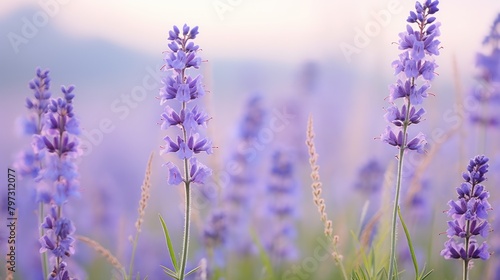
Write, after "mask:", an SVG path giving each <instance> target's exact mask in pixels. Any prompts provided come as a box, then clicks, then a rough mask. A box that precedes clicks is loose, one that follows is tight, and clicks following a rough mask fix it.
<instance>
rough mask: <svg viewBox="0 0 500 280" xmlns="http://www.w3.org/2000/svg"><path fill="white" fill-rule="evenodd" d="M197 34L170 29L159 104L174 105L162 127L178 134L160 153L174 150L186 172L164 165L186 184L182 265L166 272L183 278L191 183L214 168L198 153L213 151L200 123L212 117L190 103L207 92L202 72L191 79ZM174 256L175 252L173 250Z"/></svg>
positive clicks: (173, 182)
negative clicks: (172, 129) (173, 270)
mask: <svg viewBox="0 0 500 280" xmlns="http://www.w3.org/2000/svg"><path fill="white" fill-rule="evenodd" d="M197 34H198V27H197V26H196V27H193V28H190V27H189V26H187V25H186V24H184V26H183V28H182V30H179V28H178V27H177V26H174V27H173V30H170V31H169V37H168V40H169V41H170V43H169V44H168V47H169V49H170V50H169V51H168V52H166V56H165V59H164V60H165V63H166V64H165V66H164V67H163V69H164V70H167V71H168V70H172V73H173V75H172V76H168V77H166V78H164V79H163V80H162V82H163V87H162V88H161V89H160V104H161V105H163V104H165V103H168V104H171V105H172V106H174V107H175V108H178V109H174V108H173V107H171V106H169V105H165V112H164V113H163V114H162V115H161V116H162V124H161V128H162V129H167V128H169V127H171V126H173V127H177V128H178V130H177V131H178V135H177V137H176V138H174V139H172V138H170V136H166V137H165V138H164V140H165V142H166V144H165V146H162V147H161V153H160V154H166V153H174V154H176V156H177V157H178V158H179V159H180V160H181V161H182V168H183V172H182V173H181V170H180V169H179V167H177V165H175V164H174V163H173V162H171V161H169V162H167V163H166V164H165V166H167V168H168V172H169V175H168V183H169V184H170V185H179V184H180V183H184V190H185V219H184V235H183V242H182V252H181V261H180V266H179V267H175V263H176V262H174V261H173V262H174V269H175V270H176V271H175V272H174V273H171V271H166V273H167V274H169V275H170V276H172V277H174V278H177V279H181V280H182V279H184V277H185V271H186V262H187V256H188V249H189V232H190V216H191V184H192V183H197V184H204V183H205V181H206V180H207V178H208V177H209V176H210V175H211V174H212V171H211V170H210V169H209V168H208V167H206V166H205V165H203V164H202V163H201V162H200V161H198V159H197V158H196V155H197V154H199V153H201V152H206V153H207V154H211V153H212V144H211V142H210V140H208V139H207V138H205V137H202V136H201V135H200V134H199V132H200V127H201V126H206V124H207V121H208V120H209V117H208V116H207V114H206V113H204V112H203V111H202V110H201V109H200V108H199V107H198V106H192V105H191V106H190V103H192V101H194V100H196V99H198V98H200V97H202V96H203V95H205V90H204V88H203V85H202V83H201V79H202V77H201V76H200V75H198V76H196V77H195V78H192V77H191V76H189V75H188V73H187V69H189V68H196V69H198V68H199V66H200V64H201V58H200V57H199V56H198V50H199V46H197V45H195V44H194V43H193V41H192V40H193V39H195V38H196V35H197ZM171 256H172V252H171Z"/></svg>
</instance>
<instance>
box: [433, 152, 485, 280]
mask: <svg viewBox="0 0 500 280" xmlns="http://www.w3.org/2000/svg"><path fill="white" fill-rule="evenodd" d="M488 161H489V159H488V158H487V157H485V156H476V157H475V158H473V159H471V160H470V162H469V165H468V166H467V172H464V173H463V174H462V177H463V179H464V182H463V183H462V184H461V185H460V187H458V188H457V194H458V197H457V199H456V200H450V201H449V202H448V205H449V206H450V210H448V215H449V216H450V217H451V218H452V220H451V221H448V230H447V231H446V233H447V235H448V238H449V240H448V241H446V242H445V243H444V249H443V250H442V251H441V255H442V256H443V257H444V258H445V259H462V260H463V274H462V275H463V277H462V279H463V280H467V279H469V270H470V268H469V265H470V262H471V260H472V259H479V258H480V259H482V260H487V259H488V258H489V257H490V253H489V252H488V245H487V244H486V242H483V243H482V244H481V245H479V243H478V242H477V240H476V238H475V236H478V235H480V236H482V237H486V236H487V235H488V233H489V230H490V224H489V223H488V221H487V218H488V212H487V211H488V210H491V205H490V204H489V203H488V197H489V196H490V194H489V193H488V192H487V191H486V190H485V188H484V186H483V185H482V184H481V183H482V182H483V181H484V180H486V178H485V177H484V174H486V173H487V172H488V164H487V163H488ZM455 238H458V239H461V240H463V242H462V243H458V244H457V242H456V240H455Z"/></svg>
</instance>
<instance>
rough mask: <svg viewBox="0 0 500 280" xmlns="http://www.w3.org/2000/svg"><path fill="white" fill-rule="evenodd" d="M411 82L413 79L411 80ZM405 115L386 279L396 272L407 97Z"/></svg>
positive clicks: (408, 112)
mask: <svg viewBox="0 0 500 280" xmlns="http://www.w3.org/2000/svg"><path fill="white" fill-rule="evenodd" d="M412 83H413V81H412ZM406 107H407V108H406V117H405V122H404V124H403V143H402V144H401V147H400V148H399V156H398V160H399V161H398V171H397V172H398V173H397V177H396V193H395V195H394V206H393V211H392V224H391V255H390V259H389V274H388V276H387V277H388V279H389V280H391V279H392V278H393V274H394V273H397V272H395V271H394V268H395V265H396V264H395V262H396V229H397V217H398V208H399V194H400V191H401V180H402V174H403V159H404V158H403V157H404V151H405V148H406V142H407V136H406V131H407V129H408V125H409V124H408V116H409V114H410V99H409V98H408V102H407V106H406Z"/></svg>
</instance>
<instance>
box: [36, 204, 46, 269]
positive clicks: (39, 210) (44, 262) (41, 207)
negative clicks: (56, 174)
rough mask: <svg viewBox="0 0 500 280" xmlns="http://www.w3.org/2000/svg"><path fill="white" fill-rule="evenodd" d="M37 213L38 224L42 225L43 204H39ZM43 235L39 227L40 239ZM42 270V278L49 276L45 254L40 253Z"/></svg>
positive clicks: (41, 228)
mask: <svg viewBox="0 0 500 280" xmlns="http://www.w3.org/2000/svg"><path fill="white" fill-rule="evenodd" d="M38 212H39V213H40V215H39V216H38V218H39V222H38V224H40V225H41V224H43V219H44V218H45V217H44V216H43V215H44V214H43V202H40V203H39V208H38ZM44 235H45V232H44V230H43V227H40V237H43V236H44ZM41 258H42V270H43V277H44V278H45V277H47V275H49V268H48V261H47V252H43V253H42V256H41Z"/></svg>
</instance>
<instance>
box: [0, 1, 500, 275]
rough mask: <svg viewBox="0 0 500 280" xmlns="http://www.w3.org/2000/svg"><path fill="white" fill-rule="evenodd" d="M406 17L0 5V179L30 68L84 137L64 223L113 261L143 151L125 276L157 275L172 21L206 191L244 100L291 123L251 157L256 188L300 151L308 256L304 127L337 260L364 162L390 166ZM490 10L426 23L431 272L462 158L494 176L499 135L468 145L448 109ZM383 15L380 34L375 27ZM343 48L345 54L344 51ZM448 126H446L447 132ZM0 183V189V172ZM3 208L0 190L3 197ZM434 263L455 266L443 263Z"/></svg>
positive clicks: (321, 5) (128, 5) (171, 204)
mask: <svg viewBox="0 0 500 280" xmlns="http://www.w3.org/2000/svg"><path fill="white" fill-rule="evenodd" d="M413 6H414V2H413V1H406V0H405V1H395V0H393V1H390V0H389V1H388V0H374V1H368V0H355V1H281V0H253V1H248V0H239V1H236V0H232V1H229V0H213V1H212V0H209V1H170V0H169V1H152V0H150V1H131V0H127V1H118V0H110V1H77V0H69V1H68V0H66V1H63V0H61V1H57V0H47V1H44V0H40V1H32V0H20V1H14V0H7V1H1V2H0V36H1V40H0V96H1V103H0V104H2V109H1V110H0V122H1V124H2V140H1V145H0V150H1V154H2V158H1V159H0V161H1V166H2V168H3V170H5V169H7V167H8V166H12V165H13V162H14V161H15V160H16V155H17V154H18V153H19V152H20V151H22V150H23V149H25V148H27V147H29V143H30V139H29V138H26V137H24V136H22V135H21V133H20V131H19V130H20V129H19V121H20V119H21V118H22V117H23V116H24V115H25V114H26V108H25V107H24V100H25V99H26V97H28V96H30V95H31V92H30V90H29V88H28V87H27V83H28V81H30V80H31V79H32V78H33V77H34V74H35V69H36V67H41V68H49V69H50V70H51V77H52V92H53V95H54V96H58V94H59V90H58V89H59V86H60V85H63V84H64V85H68V84H74V85H75V86H76V91H75V93H76V98H75V111H76V114H77V115H78V116H79V118H80V121H81V125H82V128H83V130H84V132H83V135H82V141H83V142H84V143H85V145H84V147H85V150H84V155H83V156H82V158H81V160H80V162H79V168H80V181H81V186H82V187H81V198H80V199H77V200H75V201H72V202H71V203H72V206H71V207H69V210H68V215H73V217H74V219H75V221H76V224H77V232H78V234H82V235H86V236H90V237H92V238H94V239H96V240H98V241H99V242H101V243H103V244H106V246H108V247H109V248H110V250H111V251H112V252H116V254H117V255H121V256H126V255H127V250H128V249H127V248H128V247H130V246H128V242H127V238H128V236H129V235H131V234H132V233H133V230H134V229H133V222H134V221H135V219H136V209H137V207H138V200H139V197H140V188H139V187H140V185H141V182H142V179H143V175H144V168H145V166H146V161H147V159H148V156H149V154H150V153H151V152H153V153H155V158H154V161H153V164H154V168H153V185H152V190H151V191H152V194H153V195H152V199H151V202H150V205H149V206H148V209H147V212H148V215H147V219H146V223H145V226H144V227H145V229H144V230H143V234H142V235H141V237H140V242H139V243H140V245H139V250H140V252H141V254H142V255H141V257H139V259H140V258H146V257H147V258H148V259H149V261H145V262H140V261H138V262H140V263H138V264H137V265H138V266H139V267H141V268H143V271H144V274H149V275H155V274H154V273H157V272H158V270H159V269H158V265H157V264H158V263H156V262H154V261H152V260H151V259H155V258H159V259H161V258H163V259H162V260H161V261H159V263H162V264H166V257H167V251H166V248H164V242H163V240H162V236H161V229H160V226H159V223H158V222H157V213H162V214H163V216H164V217H165V219H166V220H167V223H168V224H169V225H170V228H171V231H172V232H173V238H175V239H177V240H180V238H181V235H180V234H181V229H182V226H181V224H182V203H183V200H182V193H181V192H180V188H178V189H177V188H172V187H169V186H167V184H166V176H167V172H166V169H165V168H162V167H161V164H162V163H163V162H165V160H166V159H167V157H164V158H161V157H160V156H159V155H158V153H159V146H160V145H161V144H162V141H161V139H162V137H163V136H162V135H163V134H164V131H161V130H160V128H159V125H158V124H157V123H158V122H159V120H160V114H161V112H162V107H161V106H160V105H159V102H158V100H157V99H156V98H155V97H156V96H157V94H158V88H159V87H160V86H161V84H160V82H159V81H160V77H163V76H165V75H167V73H165V72H161V71H159V69H160V68H161V66H162V65H163V61H162V58H163V51H165V50H166V49H167V37H168V30H170V29H171V28H172V26H173V25H174V24H175V25H178V26H181V25H182V24H184V23H187V24H188V25H190V26H195V25H198V26H199V31H200V34H199V36H198V38H197V40H196V43H197V44H198V45H200V47H201V49H202V51H201V52H200V55H201V57H202V58H203V59H204V60H206V61H205V62H204V63H202V66H201V68H200V70H199V71H193V73H199V74H202V75H203V76H204V82H205V86H206V89H207V90H208V91H209V94H208V95H207V97H206V98H205V100H204V106H206V108H207V110H208V112H209V114H210V115H211V116H212V117H213V118H212V120H211V121H210V123H209V128H208V130H207V134H208V135H210V136H211V137H212V139H213V142H214V145H215V146H217V148H216V149H215V153H214V156H213V157H212V158H211V159H209V158H207V161H209V162H210V164H211V167H212V168H213V169H214V172H215V173H214V174H215V179H214V180H215V181H216V182H217V184H216V185H218V186H219V187H220V186H224V184H222V183H220V182H219V181H223V180H222V179H221V178H223V177H224V174H225V173H224V172H225V169H226V167H225V165H224V163H225V162H226V161H227V160H228V159H229V158H230V157H231V154H232V151H234V149H235V147H234V144H235V142H236V141H237V137H238V131H239V129H240V124H241V119H242V118H243V114H244V110H245V104H246V102H247V101H248V100H249V98H251V97H252V96H255V95H259V96H260V97H261V100H262V103H263V107H264V108H265V110H266V112H267V114H268V116H269V117H272V116H276V114H277V113H276V112H288V113H289V114H291V117H290V121H289V122H287V123H286V125H285V126H286V127H285V130H284V131H278V132H276V131H275V132H274V134H273V135H272V137H271V138H272V139H271V140H270V141H267V140H266V141H265V143H264V144H263V145H262V148H259V149H258V150H257V154H258V155H259V160H260V163H261V166H260V169H259V171H258V173H257V174H258V175H257V176H258V182H260V183H261V184H265V181H266V176H268V174H269V171H268V169H269V165H270V158H271V157H270V155H271V154H272V153H273V151H274V150H275V149H277V148H284V149H290V148H293V149H297V150H301V149H302V150H301V152H298V153H297V154H298V156H297V159H296V160H297V163H296V170H297V178H298V182H299V184H298V185H299V189H298V191H297V192H298V198H297V213H298V214H297V215H298V218H297V227H298V234H297V240H298V241H297V243H298V244H299V245H298V247H299V249H300V250H299V251H300V252H301V253H300V254H299V256H298V258H299V260H300V258H304V257H305V256H308V255H310V254H311V253H310V250H309V249H308V248H309V247H313V246H314V245H311V244H313V242H314V238H315V236H318V235H320V234H321V224H320V222H319V218H318V217H317V216H316V209H315V208H314V205H313V203H312V198H311V194H310V187H309V184H310V181H309V179H308V177H307V176H308V172H309V171H308V169H307V168H308V165H307V159H306V157H305V145H303V141H304V140H305V132H306V119H307V116H308V115H309V114H311V115H312V116H313V117H314V120H315V130H316V136H317V137H316V144H317V150H318V153H319V155H320V158H319V164H320V166H321V172H322V174H321V175H322V178H323V181H324V193H323V195H324V197H325V200H326V204H327V209H328V211H329V215H330V216H331V218H332V219H333V220H334V222H335V231H336V232H338V233H339V234H340V235H341V238H342V239H344V240H346V243H347V244H344V246H345V248H349V246H351V245H352V244H350V243H349V242H350V241H349V242H348V241H347V240H349V239H350V236H351V234H350V230H354V231H356V230H355V229H352V228H350V226H357V224H356V222H353V223H350V222H349V221H352V220H358V219H359V215H360V213H361V207H362V205H363V204H364V202H365V200H366V198H365V197H364V196H363V195H360V194H359V193H357V192H356V191H353V189H354V188H353V186H354V185H355V184H356V182H358V181H359V180H360V179H362V178H360V175H359V171H360V169H361V167H362V166H363V165H365V164H366V163H367V162H369V161H370V160H371V159H376V160H378V161H379V162H381V163H382V165H383V167H384V170H385V168H386V167H387V166H388V165H387V164H388V163H389V162H393V161H394V155H395V154H396V150H395V149H391V148H392V147H388V146H387V145H385V144H383V143H381V142H380V141H379V140H377V139H375V138H376V137H378V136H379V135H380V133H381V132H382V131H383V130H384V128H385V126H386V124H385V121H384V119H383V117H382V116H383V114H384V107H387V106H388V103H387V101H386V100H384V99H385V97H387V96H388V93H389V92H388V89H387V88H388V85H389V84H391V83H394V82H395V80H396V78H395V77H394V76H393V75H392V74H393V69H392V68H391V65H390V63H391V62H392V61H393V60H395V59H397V55H398V53H399V50H398V48H397V45H396V42H397V41H398V33H399V32H401V31H403V30H404V28H405V25H406V18H407V16H408V11H409V10H411V9H413ZM499 12H500V2H498V1H497V0H480V1H464V0H459V1H442V3H440V12H439V13H438V14H437V17H438V21H440V22H441V24H442V25H441V33H442V36H441V37H440V39H439V40H440V41H441V46H442V49H441V50H440V51H441V55H440V56H438V57H437V58H436V61H437V63H438V64H439V68H438V69H437V72H438V73H439V76H437V77H436V79H435V81H434V82H433V84H432V90H431V91H432V93H433V94H434V95H433V96H431V97H430V98H429V99H428V100H426V103H424V106H425V107H426V109H427V112H428V114H427V115H426V121H425V122H424V123H423V124H422V125H420V127H419V129H420V130H422V131H423V132H424V133H430V132H431V131H435V130H436V129H439V130H442V131H445V132H448V131H453V132H452V133H450V135H449V137H448V138H447V140H446V142H445V143H443V144H442V145H441V146H440V148H439V149H438V150H437V151H436V153H435V154H433V155H432V161H431V163H430V166H429V167H427V168H426V169H425V172H424V174H425V175H424V177H425V179H428V180H429V181H430V183H429V185H430V187H428V192H427V193H426V194H425V195H424V197H426V198H425V199H428V200H429V201H430V204H431V205H432V206H429V207H430V208H429V209H428V210H429V211H430V212H432V213H434V215H433V219H434V220H436V221H437V222H435V223H433V224H432V226H431V225H427V227H428V228H429V231H428V232H427V235H428V236H430V238H429V239H426V240H434V245H435V246H434V247H435V248H433V249H432V250H431V249H429V250H431V252H427V253H428V255H429V256H430V255H432V258H435V259H439V258H440V257H439V251H440V250H441V244H442V242H444V241H445V239H446V238H445V236H444V235H439V233H440V232H444V231H445V230H446V224H445V223H444V221H445V220H446V215H445V214H441V213H442V211H444V210H446V209H447V205H446V203H447V201H448V200H449V199H451V198H452V197H453V196H454V194H453V191H454V188H455V186H456V185H457V184H458V183H459V182H460V180H461V178H460V172H461V170H463V169H464V168H465V166H466V164H467V159H469V158H470V157H472V156H474V155H475V154H477V153H479V152H486V153H487V154H488V156H489V157H490V158H491V159H492V163H491V165H492V166H493V168H496V169H495V170H496V173H497V174H498V171H499V165H500V164H499V159H500V158H499V149H498V144H497V143H498V133H497V132H496V131H495V130H492V131H491V133H488V134H487V135H488V139H487V141H486V143H487V145H486V146H481V143H482V142H481V143H479V142H478V140H477V139H478V138H477V137H476V136H477V135H478V134H477V133H478V129H477V128H475V127H473V126H471V125H470V124H469V123H468V120H467V112H466V111H467V110H465V112H463V111H461V109H460V106H461V104H463V100H464V98H466V96H467V94H468V92H469V90H470V89H472V88H474V87H475V86H477V82H476V81H475V75H476V74H477V69H476V68H475V56H476V54H477V53H478V52H482V51H484V48H483V47H482V45H481V43H482V41H483V38H484V37H485V36H486V35H487V33H488V32H489V28H490V26H491V24H492V22H493V20H494V19H495V18H496V16H497V14H498V13H499ZM384 15H385V18H383V21H382V22H380V21H377V19H378V20H381V18H380V17H381V16H384ZM387 15H389V16H387ZM367 32H368V33H367ZM370 32H371V33H370ZM361 33H362V35H360V34H361ZM20 37H22V38H21V39H20ZM18 40H20V41H18ZM346 48H352V49H350V50H352V51H353V52H352V53H346V50H347V49H346ZM450 114H451V115H453V116H456V117H458V118H455V119H454V121H450V120H449V118H447V117H446V116H449V115H450ZM103 123H105V124H103ZM457 123H458V124H460V125H461V126H460V129H458V130H457V126H456V124H457ZM103 126H105V127H107V128H109V127H110V128H109V129H107V128H104V129H103ZM264 126H265V125H264ZM431 144H432V143H431ZM301 145H303V147H301ZM416 161H417V162H423V160H421V159H417V160H416ZM394 162H395V161H394ZM266 168H267V169H266ZM492 173H493V174H492V175H491V179H490V182H492V183H495V184H496V185H497V186H498V182H499V181H498V180H496V179H495V177H498V175H495V174H494V173H495V172H492ZM3 174H5V173H3ZM1 178H2V182H5V181H6V177H5V175H2V177H1ZM24 187H25V188H24ZM488 187H489V188H490V191H491V192H492V196H493V197H492V198H491V199H490V200H491V201H492V202H494V201H496V202H500V199H499V197H498V195H500V192H498V191H497V190H495V186H494V185H490V186H488ZM23 188H24V189H23ZM28 188H29V183H28V182H23V181H20V179H19V188H18V193H17V199H18V201H19V204H18V205H19V207H20V210H19V211H20V213H19V215H20V216H19V219H20V228H19V229H18V230H19V231H20V232H19V235H18V242H19V244H20V249H19V252H18V266H19V267H18V269H19V271H20V273H21V274H20V275H25V276H23V277H26V278H19V279H31V278H29V277H36V276H33V274H29V273H30V272H28V270H29V266H30V265H31V264H32V261H33V260H32V259H35V263H36V258H38V256H36V255H35V256H33V254H32V252H33V250H34V252H35V253H36V247H37V244H36V227H37V225H36V217H35V214H34V209H35V208H36V206H30V203H31V202H30V201H31V199H32V198H31V197H30V193H29V191H27V189H28ZM262 188H263V187H262ZM219 191H220V192H223V191H224V188H223V187H222V190H219ZM5 192H6V191H5ZM5 195H6V194H4V192H3V191H2V197H4V196H5ZM495 195H496V196H495ZM200 196H201V195H200ZM3 203H4V202H2V205H3ZM256 207H261V206H259V205H257V206H256ZM262 207H263V206H262ZM210 209H211V204H206V205H204V204H203V203H201V206H200V207H199V211H195V225H196V226H195V227H194V228H193V236H194V239H195V240H196V238H198V237H199V236H200V235H201V234H200V233H201V232H202V228H203V219H204V218H205V217H206V215H204V214H206V212H208V211H209V210H210ZM196 212H199V213H196ZM257 212H258V211H257ZM249 215H250V213H249ZM440 221H443V222H442V223H441V224H440V223H439V222H440ZM2 235H5V232H4V229H3V227H2ZM3 240H4V239H2V242H3ZM311 240H312V241H311ZM194 242H195V244H197V243H196V242H197V241H194ZM198 243H199V244H201V243H202V242H201V241H199V242H198ZM199 244H198V245H199ZM310 245H311V246H310ZM2 246H3V245H2ZM201 247H202V246H201V245H199V246H196V245H195V246H194V247H193V248H194V249H193V252H192V253H191V255H192V260H191V261H192V262H195V259H196V258H199V257H201V256H202V255H203V252H202V251H203V250H202V249H199V248H201ZM33 248H35V249H33ZM2 250H4V248H3V247H2ZM77 250H79V251H81V252H83V253H82V254H81V255H86V256H87V257H83V256H82V257H80V259H78V262H79V265H80V266H79V267H80V268H81V270H82V271H80V272H79V273H81V275H83V277H91V276H90V275H92V271H85V270H86V268H92V270H95V271H107V270H106V268H108V267H107V266H106V265H105V264H102V263H103V262H102V259H99V257H97V256H96V255H95V254H93V252H92V251H91V250H90V249H88V248H85V247H84V246H83V245H79V246H78V248H77ZM308 250H309V251H308ZM2 252H3V251H2ZM77 255H78V254H77ZM148 256H151V257H148ZM124 258H125V259H126V257H124ZM99 260H101V261H99ZM299 262H300V261H299ZM447 265H448V268H453V267H454V266H453V265H456V266H457V269H459V268H460V267H459V265H458V263H454V264H453V263H452V262H447ZM321 267H322V269H323V270H321V269H319V271H324V270H326V272H324V274H321V272H318V275H328V272H329V271H330V270H329V269H331V268H330V267H328V265H326V266H325V264H323V266H320V268H321ZM109 270H110V269H108V271H109ZM451 270H452V269H451ZM159 271H160V275H161V270H159ZM23 273H24V274H23ZM100 273H102V272H100ZM106 273H109V272H106ZM26 275H31V276H26ZM105 275H106V277H108V278H109V277H110V274H105ZM437 275H439V274H437ZM458 275H459V274H458ZM106 277H105V278H106ZM317 277H318V278H316V279H322V278H321V276H317ZM325 277H326V276H325ZM436 277H437V276H436ZM105 278H100V279H105ZM32 279H36V278H32ZM91 279H92V278H91ZM95 279H97V278H95ZM151 279H156V278H154V277H153V278H151ZM242 279H243V278H242ZM433 279H434V278H433ZM436 279H438V278H436ZM450 279H451V278H450Z"/></svg>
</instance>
